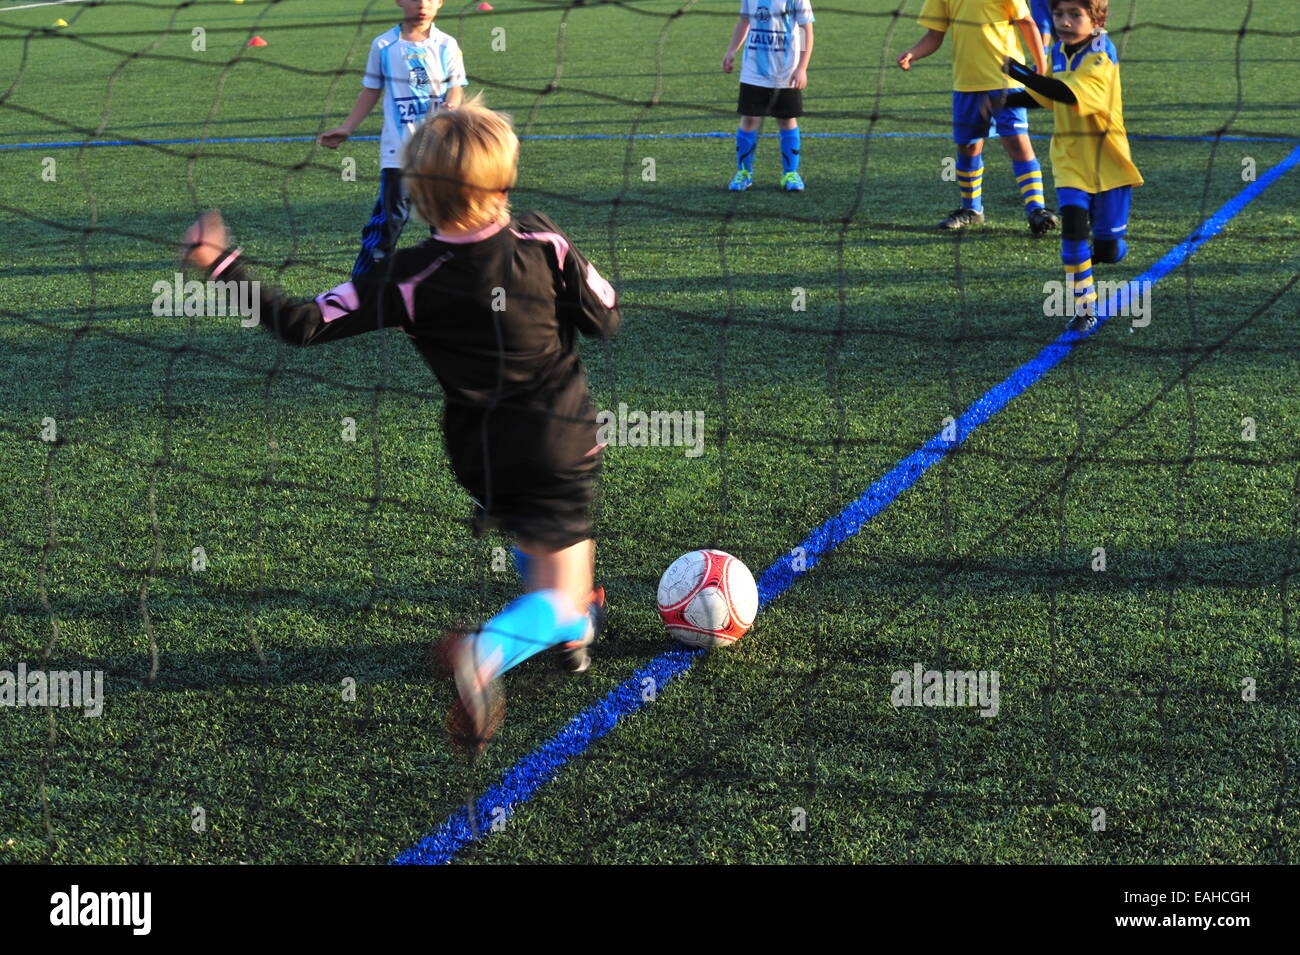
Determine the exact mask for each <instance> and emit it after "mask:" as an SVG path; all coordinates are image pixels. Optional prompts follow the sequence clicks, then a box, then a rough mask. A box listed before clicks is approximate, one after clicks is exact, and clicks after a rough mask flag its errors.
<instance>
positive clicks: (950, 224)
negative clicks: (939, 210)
mask: <svg viewBox="0 0 1300 955" xmlns="http://www.w3.org/2000/svg"><path fill="white" fill-rule="evenodd" d="M983 224H984V213H982V212H976V211H975V210H974V209H954V210H953V211H952V212H950V213H948V217H947V218H946V219H944V220H943V221H942V222H940V223H939V228H940V229H951V230H957V229H964V228H966V227H967V226H970V225H983Z"/></svg>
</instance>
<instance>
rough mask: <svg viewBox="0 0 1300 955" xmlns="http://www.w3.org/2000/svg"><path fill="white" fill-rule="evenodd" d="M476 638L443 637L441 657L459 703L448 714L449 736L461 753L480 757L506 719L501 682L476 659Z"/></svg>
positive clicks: (470, 636)
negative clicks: (485, 670) (484, 669)
mask: <svg viewBox="0 0 1300 955" xmlns="http://www.w3.org/2000/svg"><path fill="white" fill-rule="evenodd" d="M476 636H477V635H476V634H470V635H468V636H466V635H465V634H463V633H456V632H451V633H447V634H444V635H443V638H442V641H441V642H440V644H439V651H438V656H439V657H440V659H441V660H442V661H443V662H444V663H445V664H446V665H447V667H448V668H449V669H450V670H451V673H452V676H454V677H455V679H456V692H457V694H458V697H457V700H456V702H455V703H454V704H452V707H451V710H450V711H448V713H447V720H446V726H447V733H448V734H449V735H450V736H451V743H452V746H453V747H455V748H456V750H458V751H459V752H462V753H481V752H482V751H483V750H484V749H485V748H486V747H487V743H488V740H490V739H491V738H492V736H493V735H494V734H495V733H496V731H497V728H498V727H500V725H501V722H502V720H504V719H505V716H506V699H505V695H504V694H503V693H502V692H501V681H500V680H498V679H497V678H496V675H495V674H487V673H485V672H484V671H483V669H482V668H481V667H480V666H479V662H478V661H477V660H476V659H475V657H474V643H475V637H476Z"/></svg>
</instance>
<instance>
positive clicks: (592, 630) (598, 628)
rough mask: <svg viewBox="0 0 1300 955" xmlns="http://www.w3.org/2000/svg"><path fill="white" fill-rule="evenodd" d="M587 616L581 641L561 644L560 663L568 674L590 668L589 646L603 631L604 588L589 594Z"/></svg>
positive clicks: (598, 588) (582, 671)
mask: <svg viewBox="0 0 1300 955" xmlns="http://www.w3.org/2000/svg"><path fill="white" fill-rule="evenodd" d="M587 614H588V615H589V617H590V619H591V622H590V624H589V626H588V627H587V635H586V636H585V637H583V638H582V639H581V640H572V641H570V642H569V643H565V644H561V645H560V647H559V650H560V662H561V663H562V664H563V666H564V668H565V669H566V670H568V671H569V672H570V673H585V672H586V671H587V669H588V668H589V667H590V666H591V645H592V644H593V643H595V642H596V638H597V637H599V636H600V634H601V632H602V631H603V630H604V629H605V588H604V587H597V588H596V589H595V590H593V591H592V592H591V602H590V603H589V604H587Z"/></svg>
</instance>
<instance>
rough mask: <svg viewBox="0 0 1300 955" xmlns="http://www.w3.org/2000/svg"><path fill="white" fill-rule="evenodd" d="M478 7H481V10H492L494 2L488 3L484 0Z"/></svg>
mask: <svg viewBox="0 0 1300 955" xmlns="http://www.w3.org/2000/svg"><path fill="white" fill-rule="evenodd" d="M478 8H479V9H480V10H492V9H494V8H493V6H492V4H490V3H488V2H487V0H483V2H482V3H480V4H479V5H478Z"/></svg>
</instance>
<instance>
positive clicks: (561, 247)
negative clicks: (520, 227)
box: [510, 229, 569, 271]
mask: <svg viewBox="0 0 1300 955" xmlns="http://www.w3.org/2000/svg"><path fill="white" fill-rule="evenodd" d="M510 231H511V232H514V233H515V238H517V239H536V240H537V241H538V242H549V243H551V245H553V246H554V247H555V257H556V258H557V259H559V260H560V271H564V260H565V259H566V258H568V255H569V240H568V239H566V238H565V237H564V236H562V235H560V234H559V233H558V232H518V231H516V230H514V229H511V230H510Z"/></svg>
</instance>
